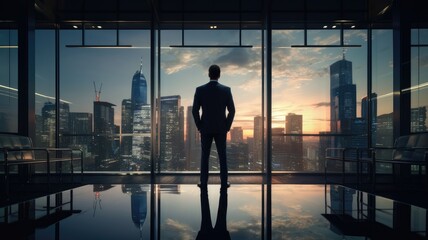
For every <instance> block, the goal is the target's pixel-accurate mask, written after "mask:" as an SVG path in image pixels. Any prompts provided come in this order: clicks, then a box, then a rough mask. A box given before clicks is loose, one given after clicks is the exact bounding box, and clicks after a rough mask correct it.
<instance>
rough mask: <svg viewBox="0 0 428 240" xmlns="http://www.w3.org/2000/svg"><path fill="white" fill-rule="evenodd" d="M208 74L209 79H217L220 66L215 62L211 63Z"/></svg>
mask: <svg viewBox="0 0 428 240" xmlns="http://www.w3.org/2000/svg"><path fill="white" fill-rule="evenodd" d="M208 76H209V77H210V79H215V80H218V79H219V78H220V67H219V66H217V65H215V64H213V65H211V66H210V68H209V70H208Z"/></svg>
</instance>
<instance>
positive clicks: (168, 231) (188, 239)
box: [163, 218, 196, 240]
mask: <svg viewBox="0 0 428 240" xmlns="http://www.w3.org/2000/svg"><path fill="white" fill-rule="evenodd" d="M163 232H164V236H163V237H165V239H183V240H193V239H195V236H196V231H195V230H193V229H192V228H191V227H190V226H188V225H185V224H182V223H180V222H178V221H176V220H173V219H170V218H168V219H166V221H165V225H164V231H163Z"/></svg>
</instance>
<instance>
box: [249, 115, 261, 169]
mask: <svg viewBox="0 0 428 240" xmlns="http://www.w3.org/2000/svg"><path fill="white" fill-rule="evenodd" d="M263 124H264V123H263V118H262V116H255V117H254V132H253V138H254V140H253V141H254V143H253V144H254V146H253V153H252V157H253V158H252V160H251V163H250V170H261V166H262V161H263V126H264V125H263Z"/></svg>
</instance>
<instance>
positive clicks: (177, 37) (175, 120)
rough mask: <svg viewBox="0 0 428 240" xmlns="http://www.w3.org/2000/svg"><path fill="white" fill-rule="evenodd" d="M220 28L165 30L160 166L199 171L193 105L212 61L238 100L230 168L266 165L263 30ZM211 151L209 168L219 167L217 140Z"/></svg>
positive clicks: (230, 140)
mask: <svg viewBox="0 0 428 240" xmlns="http://www.w3.org/2000/svg"><path fill="white" fill-rule="evenodd" d="M212 28H214V26H213V27H212ZM220 28H221V26H218V28H217V27H215V28H214V29H209V30H184V31H180V30H162V31H161V35H160V38H161V53H160V58H161V66H160V69H161V73H160V101H159V121H160V124H159V131H158V134H160V136H159V140H160V142H159V156H158V163H157V166H156V168H157V170H158V171H162V172H164V171H196V170H199V163H200V148H201V146H200V139H199V132H198V131H197V129H196V125H195V124H194V120H193V117H192V113H191V110H192V104H193V96H194V93H195V89H196V87H198V86H200V85H203V84H205V83H207V82H208V81H209V77H208V68H209V66H210V65H211V64H217V65H219V66H220V68H221V77H220V79H219V82H220V83H222V84H224V85H227V86H230V87H231V89H232V94H233V97H234V102H235V108H236V115H235V119H234V122H233V124H232V128H231V130H230V132H229V133H228V137H227V138H228V144H227V154H228V159H229V161H228V165H229V170H230V171H261V170H262V161H263V158H262V155H261V154H260V153H261V152H262V149H261V148H262V145H261V144H262V131H263V121H262V117H261V116H262V114H261V113H262V108H261V99H262V88H261V85H262V76H261V74H262V71H261V69H262V63H261V62H262V56H261V42H262V40H261V31H259V30H243V31H239V30H237V29H220ZM211 151H212V153H211V160H210V169H211V170H213V171H218V170H219V164H218V159H217V152H216V149H215V144H213V145H212V148H211Z"/></svg>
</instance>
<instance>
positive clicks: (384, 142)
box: [371, 30, 394, 147]
mask: <svg viewBox="0 0 428 240" xmlns="http://www.w3.org/2000/svg"><path fill="white" fill-rule="evenodd" d="M372 46H373V47H372V54H371V55H372V64H373V65H372V91H373V94H376V95H374V96H372V101H376V102H377V108H376V111H377V113H375V112H373V113H372V114H373V116H375V118H376V119H373V121H375V127H374V128H373V130H372V134H373V136H374V138H375V140H374V141H373V142H374V144H375V146H378V147H391V146H392V145H393V141H394V140H393V125H392V114H393V105H392V104H393V101H392V100H393V96H392V91H393V75H392V73H393V69H392V67H393V66H392V62H393V59H392V57H393V56H392V54H393V52H392V49H393V48H392V30H373V32H372Z"/></svg>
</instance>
